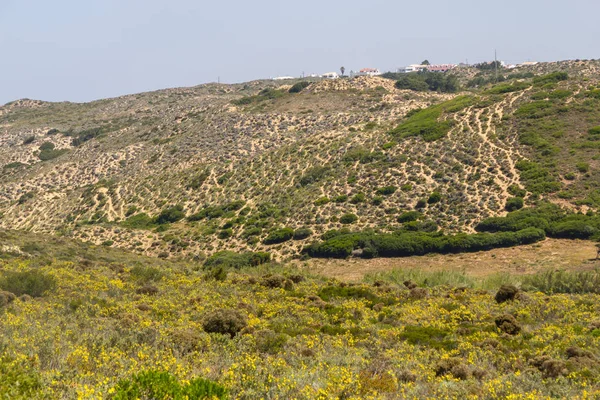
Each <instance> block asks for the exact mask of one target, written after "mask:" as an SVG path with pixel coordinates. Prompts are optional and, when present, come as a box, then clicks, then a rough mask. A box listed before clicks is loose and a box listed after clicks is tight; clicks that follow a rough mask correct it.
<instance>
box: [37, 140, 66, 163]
mask: <svg viewBox="0 0 600 400" xmlns="http://www.w3.org/2000/svg"><path fill="white" fill-rule="evenodd" d="M49 144H51V145H52V148H51V149H45V150H41V151H40V152H39V154H38V158H39V159H40V160H41V161H49V160H53V159H55V158H57V157H60V156H61V155H63V154H65V153H67V152H68V151H69V149H60V150H58V149H54V145H53V144H52V143H49ZM40 149H41V147H40Z"/></svg>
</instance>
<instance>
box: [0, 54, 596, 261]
mask: <svg viewBox="0 0 600 400" xmlns="http://www.w3.org/2000/svg"><path fill="white" fill-rule="evenodd" d="M599 65H600V63H599V62H596V61H586V62H560V63H549V64H539V65H536V66H533V67H528V69H526V70H522V71H518V72H519V73H521V74H522V76H527V77H526V78H519V79H510V75H508V74H507V78H508V80H507V81H506V82H503V83H499V84H498V85H495V86H493V85H491V84H484V85H482V86H480V87H472V88H470V89H469V90H468V91H465V92H462V93H456V94H439V93H435V92H414V91H410V90H399V89H396V88H395V87H394V81H392V80H387V79H383V78H366V77H361V78H356V79H353V80H337V81H320V82H313V83H312V84H311V85H310V86H308V87H306V88H304V89H303V90H301V91H300V92H299V93H289V92H288V89H289V88H290V86H291V84H285V85H282V84H281V83H274V82H271V81H256V82H250V83H247V84H238V85H218V84H208V85H202V86H198V87H194V88H181V89H169V90H163V91H158V92H152V93H144V94H139V95H131V96H125V97H121V98H116V99H108V100H101V101H96V102H92V103H86V104H74V103H45V102H41V101H31V100H21V101H17V102H13V103H9V104H7V105H5V106H3V107H1V108H0V168H1V169H2V175H1V177H0V215H1V217H0V227H3V228H10V229H19V230H31V231H35V232H48V233H58V234H61V235H65V236H68V237H74V238H79V239H82V240H85V241H90V242H93V243H95V244H104V245H105V246H116V247H123V248H127V249H130V250H133V251H135V252H138V253H142V254H146V255H153V256H157V255H158V256H160V257H163V258H164V257H174V256H191V257H194V256H196V257H198V256H199V257H203V256H204V255H208V254H211V253H214V252H215V251H217V250H224V249H230V250H232V249H233V250H252V251H265V250H266V251H269V252H272V253H273V254H275V256H276V257H278V258H284V257H288V256H295V255H298V254H299V252H300V250H301V249H302V248H303V247H304V246H306V245H307V244H308V243H311V242H312V241H314V240H316V239H318V238H319V237H320V235H321V234H322V233H324V232H326V231H328V230H330V229H339V228H342V227H350V228H351V229H352V230H355V231H364V230H365V229H375V230H376V231H380V232H392V231H394V230H396V229H398V228H401V227H402V226H403V222H399V221H398V218H399V217H400V216H402V215H403V214H404V213H406V212H408V211H412V210H415V209H417V210H418V211H419V212H420V214H419V216H418V218H419V220H420V221H421V224H422V225H420V227H417V229H418V230H420V229H426V230H431V229H438V228H440V229H443V230H444V231H445V232H447V233H458V232H467V233H472V232H474V230H475V227H476V226H477V225H478V224H479V223H480V222H481V221H482V220H484V219H485V218H487V217H494V216H503V215H505V214H506V211H505V205H506V203H507V200H508V199H510V198H513V197H524V199H525V206H526V207H527V206H535V205H536V204H537V203H538V202H539V201H541V200H544V201H550V202H552V203H555V204H558V205H560V206H561V207H563V208H564V209H565V210H572V211H581V212H583V213H586V212H588V211H589V212H594V211H596V210H597V208H598V206H599V205H600V192H599V190H598V187H599V185H598V184H599V179H600V175H599V174H598V169H599V161H598V144H599V143H600V141H598V140H597V139H599V138H600V136H598V130H599V129H600V128H597V127H598V126H600V107H599V105H600V96H598V91H599V90H600V86H599V75H598V68H599ZM557 71H564V72H567V73H568V78H566V79H553V78H551V77H550V78H544V76H547V74H551V73H553V72H557ZM459 73H460V74H463V75H461V77H460V78H461V81H464V82H467V81H468V80H470V79H472V77H473V76H474V73H473V72H472V71H468V70H465V71H459ZM527 73H529V75H528V74H527ZM544 79H546V81H544ZM292 83H295V82H292ZM418 109H425V111H424V112H423V111H422V112H418V111H416V110H418ZM423 124H424V125H423ZM428 124H429V125H428ZM431 124H433V125H431ZM432 127H433V131H431V132H429V131H427V130H428V129H430V128H432ZM426 131H427V132H429V133H425V134H424V132H426ZM432 132H433V133H432ZM428 135H429V136H428ZM523 190H525V192H523ZM161 215H162V217H161ZM184 216H185V217H186V218H185V219H184V218H183V217H184ZM156 217H159V218H160V222H157V219H156ZM280 228H290V229H291V232H292V233H290V231H286V230H284V231H281V230H279V229H280ZM592 228H593V229H596V228H594V227H592ZM294 230H295V231H296V234H295V235H294V234H293V231H294ZM273 233H275V234H273ZM291 236H295V240H288V239H290V238H291ZM265 242H266V243H269V244H266V243H265ZM280 242H283V243H280ZM273 243H274V244H273Z"/></svg>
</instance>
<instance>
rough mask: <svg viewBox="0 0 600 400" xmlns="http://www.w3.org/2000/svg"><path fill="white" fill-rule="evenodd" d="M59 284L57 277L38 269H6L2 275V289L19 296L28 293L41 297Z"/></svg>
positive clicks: (0, 282) (0, 285) (0, 279)
mask: <svg viewBox="0 0 600 400" xmlns="http://www.w3.org/2000/svg"><path fill="white" fill-rule="evenodd" d="M56 286H57V282H56V278H54V277H53V276H52V275H49V274H47V273H45V272H42V271H40V270H37V269H30V270H27V271H4V272H3V273H2V276H1V277H0V289H2V290H6V291H7V292H11V293H14V294H15V295H17V296H21V295H24V294H27V295H29V296H31V297H41V296H43V295H44V294H45V293H46V292H51V291H53V290H54V289H55V288H56Z"/></svg>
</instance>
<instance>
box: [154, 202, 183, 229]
mask: <svg viewBox="0 0 600 400" xmlns="http://www.w3.org/2000/svg"><path fill="white" fill-rule="evenodd" d="M183 218H185V212H183V206H182V205H181V204H178V205H175V206H173V207H169V208H165V209H164V210H162V211H161V212H160V214H158V216H157V217H156V223H157V224H159V225H163V224H169V223H173V222H177V221H180V220H182V219H183Z"/></svg>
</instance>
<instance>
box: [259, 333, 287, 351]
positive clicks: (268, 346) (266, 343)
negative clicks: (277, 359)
mask: <svg viewBox="0 0 600 400" xmlns="http://www.w3.org/2000/svg"><path fill="white" fill-rule="evenodd" d="M254 337H255V338H256V348H257V349H258V351H260V352H261V353H267V354H277V353H279V351H280V350H281V348H282V347H283V346H284V345H285V344H286V343H287V341H288V338H289V336H287V335H285V334H283V333H277V332H274V331H272V330H270V329H263V330H260V331H257V332H256V333H255V334H254Z"/></svg>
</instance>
